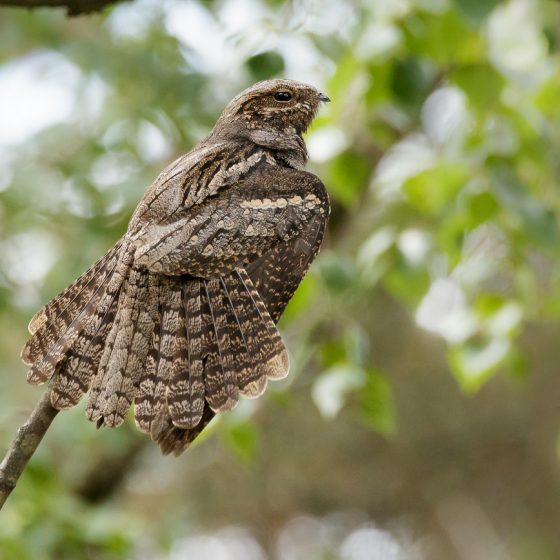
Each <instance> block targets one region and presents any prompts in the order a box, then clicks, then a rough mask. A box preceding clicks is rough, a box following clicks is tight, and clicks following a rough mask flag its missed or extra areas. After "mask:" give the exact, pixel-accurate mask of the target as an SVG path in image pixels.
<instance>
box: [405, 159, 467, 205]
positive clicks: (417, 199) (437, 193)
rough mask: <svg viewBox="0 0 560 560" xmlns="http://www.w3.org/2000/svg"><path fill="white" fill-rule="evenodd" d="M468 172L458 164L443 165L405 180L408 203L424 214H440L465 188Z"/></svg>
mask: <svg viewBox="0 0 560 560" xmlns="http://www.w3.org/2000/svg"><path fill="white" fill-rule="evenodd" d="M468 178H469V170H468V169H467V168H466V167H465V166H464V165H462V164H460V163H443V164H441V165H438V166H437V167H434V168H432V169H428V170H426V171H423V172H422V173H420V174H418V175H415V176H414V177H411V178H409V179H407V180H406V182H405V183H404V185H403V190H404V192H405V193H406V195H407V197H408V200H409V201H410V203H411V204H412V205H413V206H414V207H415V208H417V209H418V210H420V211H421V212H424V213H426V214H438V213H440V212H442V211H443V210H444V209H445V208H446V207H447V206H448V205H449V204H450V203H451V202H452V201H454V200H455V197H456V196H457V193H458V192H459V191H460V190H461V189H462V188H463V187H464V186H465V183H466V182H467V180H468Z"/></svg>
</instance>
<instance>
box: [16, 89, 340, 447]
mask: <svg viewBox="0 0 560 560" xmlns="http://www.w3.org/2000/svg"><path fill="white" fill-rule="evenodd" d="M328 101H330V99H329V98H328V97H327V96H326V95H324V94H323V93H321V92H320V91H319V90H318V89H316V88H315V87H313V86H310V85H307V84H304V83H300V82H297V81H294V80H288V79H271V80H265V81H262V82H258V83H256V84H254V85H253V86H251V87H249V88H248V89H246V90H244V91H242V92H241V93H240V94H239V95H237V96H235V97H234V98H233V99H232V100H231V101H230V102H229V103H228V104H227V106H226V107H225V109H224V110H223V112H222V114H221V115H220V117H219V118H218V120H217V121H216V124H215V126H214V128H213V129H212V131H211V132H210V134H209V135H208V136H207V137H206V138H204V139H203V140H202V141H201V142H200V143H199V144H198V145H196V146H195V147H194V148H193V149H192V150H190V151H189V152H187V153H186V154H184V155H182V156H181V157H179V158H178V159H177V160H175V161H174V162H173V163H171V164H170V165H169V166H168V167H167V168H166V169H164V170H163V171H162V172H161V173H160V175H159V176H158V177H157V178H156V180H155V181H154V182H153V183H152V185H151V186H150V187H149V188H148V189H147V191H146V192H145V194H144V196H143V197H142V199H141V200H140V202H139V204H138V206H137V208H136V210H135V211H134V213H133V215H132V217H131V219H130V222H129V225H128V228H127V230H126V233H125V234H124V235H123V237H122V238H121V239H119V240H118V241H117V243H116V244H115V245H114V246H113V247H112V248H111V249H110V250H109V251H108V252H107V253H106V254H105V255H104V256H103V257H102V258H101V259H99V260H98V261H97V262H96V263H95V264H94V265H93V266H92V267H91V268H89V269H88V270H87V271H86V272H85V273H84V274H82V276H80V277H79V278H78V279H76V280H75V281H74V282H73V283H72V284H71V285H70V286H68V287H67V288H66V289H65V290H63V291H62V292H61V293H60V294H59V295H57V296H56V297H55V298H54V299H52V300H51V301H50V302H49V303H47V304H46V305H45V306H44V307H42V308H41V309H40V310H39V311H38V312H37V313H36V314H35V316H34V317H33V318H32V319H31V322H30V323H29V332H30V333H31V338H30V339H29V340H28V341H27V343H26V344H25V345H24V347H23V350H22V352H21V357H22V360H23V361H24V362H25V363H26V364H27V365H29V366H30V368H29V370H28V373H27V381H28V382H29V383H31V384H34V385H38V384H42V383H46V382H49V387H50V400H51V404H52V406H53V407H54V408H55V409H57V410H66V409H69V408H72V407H73V406H75V405H76V404H77V403H78V402H79V401H80V400H81V399H82V397H84V396H85V395H86V394H88V403H87V407H86V415H87V418H88V419H89V420H91V421H92V422H95V423H96V424H97V427H101V426H108V427H116V426H119V425H121V424H122V423H123V421H124V420H125V418H126V416H127V414H128V412H129V410H130V408H131V407H133V408H134V421H135V424H136V426H137V428H138V429H139V430H140V431H142V432H146V433H148V434H149V435H150V436H151V438H152V439H153V440H154V441H156V442H157V443H159V445H160V448H161V451H162V452H163V453H164V454H169V453H174V454H175V455H179V454H181V453H182V452H183V451H184V450H185V449H186V448H187V447H188V446H189V445H190V444H191V443H192V441H193V440H194V439H195V438H196V437H197V436H198V435H199V434H200V432H201V431H202V430H203V429H204V428H205V427H206V426H207V424H208V423H209V422H210V420H211V419H212V418H213V417H214V415H215V414H217V413H223V412H226V411H229V410H231V409H232V408H234V407H235V406H236V404H237V403H238V401H239V398H240V397H246V398H256V397H258V396H260V395H261V394H262V393H263V392H264V390H265V388H266V386H267V381H268V380H269V379H272V380H274V379H281V378H283V377H285V376H286V375H287V374H288V371H289V368H290V363H289V356H288V352H287V349H286V346H285V344H284V342H283V340H282V337H281V335H280V333H279V331H278V329H277V327H276V323H277V322H278V320H279V318H280V316H281V314H282V312H283V311H284V309H285V307H286V305H287V304H288V302H289V301H290V299H291V297H292V296H293V294H294V292H295V290H296V288H297V287H298V285H299V283H300V282H301V280H302V279H303V277H304V276H305V274H306V272H307V270H308V268H309V266H310V264H311V262H312V261H313V259H314V258H315V257H316V255H317V253H318V251H319V249H320V246H321V243H322V240H323V237H324V232H325V226H326V223H327V220H328V217H329V213H330V206H329V198H328V194H327V191H326V189H325V186H324V185H323V183H322V181H321V180H320V179H319V178H318V177H317V176H316V175H314V174H312V173H310V172H308V171H305V165H306V162H307V159H308V154H307V149H306V145H305V142H304V139H303V135H304V133H305V132H306V131H307V129H308V127H309V125H310V124H311V122H312V121H313V119H314V118H315V116H316V114H317V112H318V110H319V108H320V107H321V105H322V104H323V103H325V102H328Z"/></svg>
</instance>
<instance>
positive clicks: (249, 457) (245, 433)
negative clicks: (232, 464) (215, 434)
mask: <svg viewBox="0 0 560 560" xmlns="http://www.w3.org/2000/svg"><path fill="white" fill-rule="evenodd" d="M223 438H224V441H225V443H226V445H227V447H228V448H229V449H230V450H231V451H232V452H233V454H234V455H235V456H236V457H237V458H238V459H239V460H240V461H241V462H242V463H243V464H245V465H250V464H252V463H253V462H254V460H255V456H256V453H257V450H258V446H259V439H260V436H259V432H258V430H257V428H256V427H255V425H254V424H252V423H250V422H243V423H239V424H234V425H232V426H228V427H227V428H226V429H225V430H224V431H223Z"/></svg>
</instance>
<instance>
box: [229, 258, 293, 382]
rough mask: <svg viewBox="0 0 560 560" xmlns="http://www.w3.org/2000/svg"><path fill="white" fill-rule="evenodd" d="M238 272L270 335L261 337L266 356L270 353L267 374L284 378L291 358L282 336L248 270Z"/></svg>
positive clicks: (240, 269) (261, 321) (271, 377)
mask: <svg viewBox="0 0 560 560" xmlns="http://www.w3.org/2000/svg"><path fill="white" fill-rule="evenodd" d="M237 274H238V275H239V278H240V280H241V282H242V284H243V286H244V287H245V290H246V291H247V293H248V294H249V296H250V297H251V301H252V303H253V305H254V307H255V308H256V310H257V313H258V316H259V318H260V323H261V324H262V325H263V326H264V329H265V331H264V333H266V334H267V335H268V336H263V337H262V338H261V346H262V349H263V353H264V354H265V356H267V355H268V357H267V358H266V365H265V371H266V376H267V377H268V378H270V379H283V378H284V377H286V375H288V373H289V370H290V360H289V357H288V351H287V350H286V347H285V346H284V342H283V340H282V337H281V336H280V333H279V332H278V329H277V328H276V325H275V324H274V321H273V320H272V318H271V317H270V314H269V313H268V310H267V309H266V306H265V304H264V302H263V300H262V298H261V296H260V295H259V292H258V291H257V289H256V288H255V286H254V285H253V282H252V280H251V278H250V277H249V275H248V274H247V272H246V270H245V269H244V268H239V269H237ZM264 333H263V334H264Z"/></svg>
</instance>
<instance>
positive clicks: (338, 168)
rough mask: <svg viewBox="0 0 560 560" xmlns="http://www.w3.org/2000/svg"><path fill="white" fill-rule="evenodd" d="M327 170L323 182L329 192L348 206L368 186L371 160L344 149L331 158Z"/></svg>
mask: <svg viewBox="0 0 560 560" xmlns="http://www.w3.org/2000/svg"><path fill="white" fill-rule="evenodd" d="M327 172H328V177H327V179H326V181H325V182H326V184H327V185H328V186H329V192H330V194H332V196H333V197H334V198H336V199H337V200H338V201H340V202H341V203H342V204H344V205H345V206H350V205H351V204H352V203H354V202H356V200H357V199H358V196H359V194H360V193H361V192H362V191H364V190H365V189H366V188H367V186H368V178H369V176H370V174H371V162H369V161H367V160H366V159H365V158H363V157H362V156H360V155H358V154H356V153H355V152H352V151H345V152H342V153H341V154H340V155H338V156H337V157H335V158H334V159H333V160H332V162H331V164H330V165H329V166H328V169H327Z"/></svg>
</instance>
